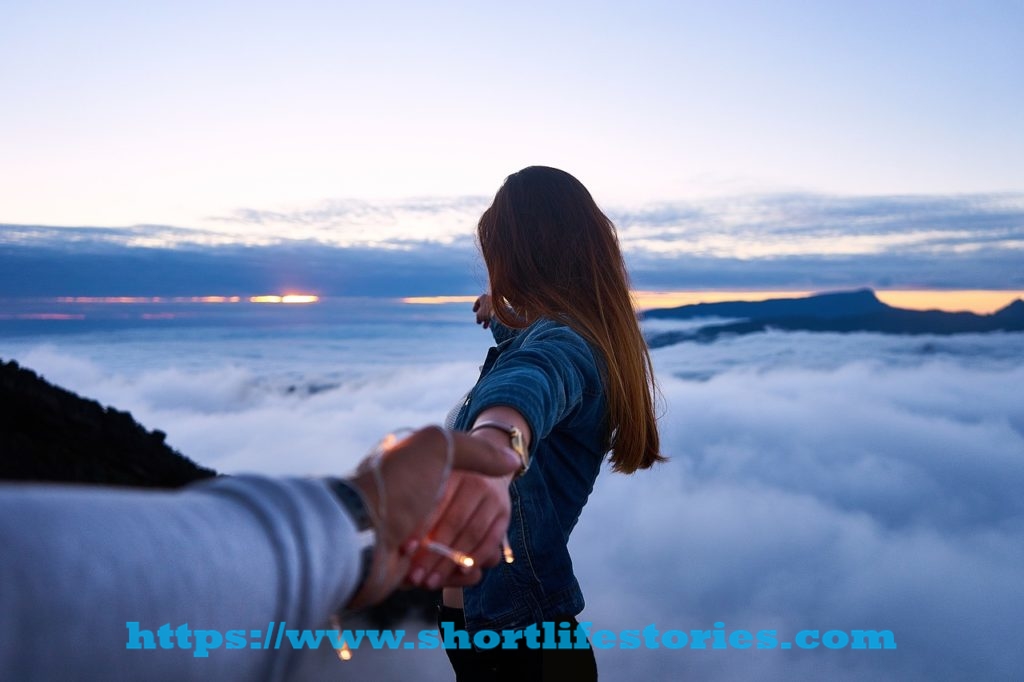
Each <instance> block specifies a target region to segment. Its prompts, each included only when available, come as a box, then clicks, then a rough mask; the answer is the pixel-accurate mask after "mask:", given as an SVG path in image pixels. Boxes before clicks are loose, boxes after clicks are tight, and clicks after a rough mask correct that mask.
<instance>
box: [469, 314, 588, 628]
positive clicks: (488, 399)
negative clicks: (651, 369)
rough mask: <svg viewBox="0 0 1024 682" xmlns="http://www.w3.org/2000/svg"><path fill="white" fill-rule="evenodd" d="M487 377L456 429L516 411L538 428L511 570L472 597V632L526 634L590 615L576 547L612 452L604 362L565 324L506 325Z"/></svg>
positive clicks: (518, 505) (500, 569)
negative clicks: (493, 412) (573, 539)
mask: <svg viewBox="0 0 1024 682" xmlns="http://www.w3.org/2000/svg"><path fill="white" fill-rule="evenodd" d="M493 331H494V337H495V340H496V341H497V342H498V345H497V346H496V347H494V348H491V349H490V351H489V352H488V354H487V359H486V361H485V363H484V365H483V367H482V368H481V373H480V379H479V380H478V381H477V384H476V386H474V387H473V390H472V391H470V393H469V395H468V396H467V397H466V400H465V402H464V403H463V405H462V407H461V409H460V410H459V414H458V417H457V419H456V422H455V427H456V428H457V429H462V430H466V429H468V428H469V427H470V426H472V424H473V422H474V421H475V420H476V418H477V415H479V414H480V413H481V412H482V411H484V410H485V409H487V408H489V407H497V406H508V407H512V408H514V409H515V410H516V411H518V412H519V413H520V414H521V415H523V417H524V418H525V419H526V422H527V424H529V427H530V433H531V438H530V457H531V463H530V468H529V470H528V471H527V472H526V474H524V475H523V476H521V477H519V478H518V479H516V480H515V481H514V482H513V483H512V485H511V488H510V491H511V498H512V517H511V521H510V523H509V542H510V544H511V545H512V550H513V552H514V553H515V561H514V562H513V563H511V564H506V563H504V562H502V563H499V564H498V565H497V566H495V567H494V568H492V569H490V570H488V571H486V572H485V574H484V578H483V580H482V581H481V582H480V583H479V584H478V585H476V586H473V587H467V588H464V590H463V599H464V609H465V616H466V626H467V629H468V630H470V631H471V632H473V631H477V630H480V629H493V630H500V629H505V628H520V627H525V626H528V625H530V624H531V623H536V622H540V621H543V620H551V619H553V618H555V617H559V616H567V615H576V614H578V613H579V612H580V611H582V610H583V605H584V602H583V593H582V592H581V591H580V586H579V583H578V582H577V581H576V577H575V576H574V575H573V570H572V560H571V559H570V557H569V551H568V548H567V547H566V543H567V542H568V541H569V534H570V533H571V532H572V529H573V527H574V526H575V525H576V521H577V520H578V519H579V516H580V512H581V511H582V509H583V505H584V504H586V502H587V497H588V496H589V495H590V492H591V491H592V490H593V488H594V481H595V480H596V479H597V475H598V473H599V472H600V470H601V462H602V461H603V459H604V456H605V454H606V453H607V451H608V434H607V430H608V429H607V408H606V403H605V398H604V386H603V380H602V376H601V375H602V372H601V367H602V366H603V365H600V364H598V363H599V361H598V358H599V357H600V355H599V354H598V353H597V352H596V351H595V350H593V349H592V348H591V346H590V344H588V343H587V342H586V341H585V340H584V339H583V337H582V336H580V335H579V334H578V333H576V332H575V331H573V330H572V329H571V328H569V327H568V326H566V325H565V324H563V323H559V322H555V321H553V320H549V319H541V320H538V321H537V322H535V323H534V324H532V325H530V326H529V327H528V328H526V329H523V330H520V331H518V332H516V331H513V330H509V329H508V328H506V327H503V326H501V325H500V324H496V325H495V327H494V329H493Z"/></svg>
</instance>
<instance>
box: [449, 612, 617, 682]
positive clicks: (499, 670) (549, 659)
mask: <svg viewBox="0 0 1024 682" xmlns="http://www.w3.org/2000/svg"><path fill="white" fill-rule="evenodd" d="M552 620H553V621H554V622H556V623H559V622H568V623H571V625H572V628H573V631H574V630H575V626H576V625H577V624H578V621H577V620H576V618H574V617H573V616H563V617H560V618H553V619H552ZM442 623H452V624H453V627H454V629H455V630H456V631H460V630H461V631H465V629H466V618H465V616H464V615H463V612H462V609H453V608H450V607H448V606H441V607H439V609H438V616H437V626H438V628H441V624H442ZM538 627H540V625H539V624H538ZM498 634H499V635H500V634H501V633H498ZM468 639H469V641H470V642H472V638H468ZM573 641H575V639H574V640H573ZM517 644H518V647H519V648H517V649H504V648H501V647H500V646H499V647H496V648H493V649H476V648H473V649H445V653H446V654H448V660H450V661H451V663H452V668H454V669H455V679H456V680H457V682H505V681H506V680H508V681H512V680H515V681H516V682H541V681H547V682H589V681H590V680H596V679H597V661H596V660H595V659H594V651H593V649H591V648H590V646H589V645H588V646H587V648H585V649H531V648H530V647H528V646H527V645H526V643H525V642H524V641H523V639H522V638H519V639H518V641H517ZM588 644H589V643H588Z"/></svg>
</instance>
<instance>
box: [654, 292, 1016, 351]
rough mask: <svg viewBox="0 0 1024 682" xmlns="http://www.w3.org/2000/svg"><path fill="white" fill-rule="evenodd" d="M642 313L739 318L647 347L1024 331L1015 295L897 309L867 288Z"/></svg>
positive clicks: (666, 335) (666, 336)
mask: <svg viewBox="0 0 1024 682" xmlns="http://www.w3.org/2000/svg"><path fill="white" fill-rule="evenodd" d="M642 317H643V318H644V319H655V320H656V319H669V320H693V319H700V318H703V317H711V318H733V319H738V320H739V321H737V322H726V323H721V324H709V325H706V326H704V327H699V328H697V329H695V330H687V331H672V332H663V333H660V334H652V335H649V337H648V339H647V343H648V345H649V346H650V347H651V348H661V347H664V346H670V345H673V344H676V343H682V342H684V341H698V342H704V343H707V342H711V341H714V340H715V339H717V338H718V337H719V336H722V335H724V334H728V335H743V334H754V333H757V332H763V331H766V330H768V329H783V330H787V331H814V332H840V333H845V332H877V333H881V334H911V335H913V334H940V335H948V334H977V333H985V332H993V331H1024V301H1022V300H1020V299H1017V300H1015V301H1014V302H1013V303H1011V304H1010V305H1008V306H1006V307H1005V308H1003V309H1001V310H999V311H998V312H995V313H993V314H991V315H977V314H975V313H947V312H943V311H940V310H906V309H904V308H896V307H893V306H890V305H887V304H885V303H883V302H882V301H880V300H878V297H877V296H876V295H875V292H874V291H872V290H871V289H858V290H856V291H845V292H836V293H827V294H815V295H813V296H806V297H803V298H776V299H770V300H767V301H755V302H749V301H727V302H722V303H698V304H696V305H685V306H680V307H678V308H660V309H655V310H648V311H646V312H645V313H643V315H642Z"/></svg>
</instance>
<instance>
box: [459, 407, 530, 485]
mask: <svg viewBox="0 0 1024 682" xmlns="http://www.w3.org/2000/svg"><path fill="white" fill-rule="evenodd" d="M479 429H498V430H499V431H504V432H505V433H507V434H508V440H509V445H510V446H511V447H512V450H514V451H515V453H516V454H517V455H519V461H520V464H519V471H517V472H516V475H515V478H519V477H520V476H522V475H523V474H525V473H526V471H527V470H528V469H529V468H530V456H529V455H528V454H526V444H525V443H524V442H523V432H522V431H521V430H520V429H519V427H518V426H513V425H512V424H505V423H503V422H496V421H490V420H488V421H482V422H477V423H476V424H474V425H473V428H471V429H470V430H469V432H470V433H473V432H474V431H477V430H479Z"/></svg>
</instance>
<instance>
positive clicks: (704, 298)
mask: <svg viewBox="0 0 1024 682" xmlns="http://www.w3.org/2000/svg"><path fill="white" fill-rule="evenodd" d="M815 293H823V292H820V291H808V290H797V291H777V290H772V291H633V292H632V297H633V306H634V307H635V308H636V309H637V310H650V309H652V308H675V307H678V306H683V305H695V304H697V303H721V302H724V301H766V300H768V299H772V298H802V297H804V296H810V295H812V294H815ZM875 293H876V294H877V296H878V298H879V300H881V301H882V302H883V303H887V304H888V305H891V306H894V307H897V308H906V309H909V310H944V311H946V312H959V311H966V312H972V313H976V314H978V315H989V314H991V313H994V312H995V311H997V310H999V309H1001V308H1005V307H1006V306H1007V305H1009V304H1010V303H1012V302H1013V301H1014V300H1015V299H1018V298H1020V299H1024V291H1019V290H981V289H973V290H962V291H938V290H926V289H919V290H893V291H886V290H879V291H876V292H875ZM476 299H477V297H476V296H409V297H406V298H403V299H402V303H408V304H412V305H440V304H444V303H473V302H474V301H476Z"/></svg>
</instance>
